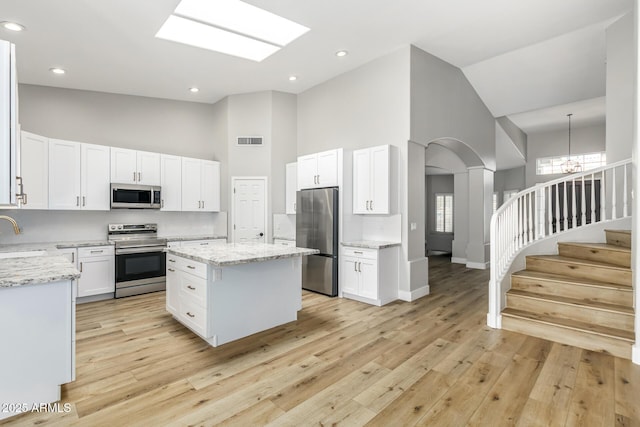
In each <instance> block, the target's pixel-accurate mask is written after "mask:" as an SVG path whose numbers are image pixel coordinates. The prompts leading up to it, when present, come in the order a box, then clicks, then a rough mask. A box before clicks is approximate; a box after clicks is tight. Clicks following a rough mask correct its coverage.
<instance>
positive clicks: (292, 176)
mask: <svg viewBox="0 0 640 427" xmlns="http://www.w3.org/2000/svg"><path fill="white" fill-rule="evenodd" d="M297 189H298V164H297V163H295V162H294V163H287V164H286V166H285V193H284V199H285V201H284V204H285V213H286V214H289V215H293V214H295V213H296V207H297V206H296V190H297Z"/></svg>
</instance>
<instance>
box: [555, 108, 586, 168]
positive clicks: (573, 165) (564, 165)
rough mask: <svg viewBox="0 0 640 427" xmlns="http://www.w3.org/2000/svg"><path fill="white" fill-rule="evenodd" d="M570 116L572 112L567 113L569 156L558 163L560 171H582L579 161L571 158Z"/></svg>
mask: <svg viewBox="0 0 640 427" xmlns="http://www.w3.org/2000/svg"><path fill="white" fill-rule="evenodd" d="M571 116H573V114H567V117H569V156H568V157H567V161H566V162H564V163H562V165H560V167H561V168H562V173H576V172H582V165H581V164H580V162H578V161H577V160H572V159H571Z"/></svg>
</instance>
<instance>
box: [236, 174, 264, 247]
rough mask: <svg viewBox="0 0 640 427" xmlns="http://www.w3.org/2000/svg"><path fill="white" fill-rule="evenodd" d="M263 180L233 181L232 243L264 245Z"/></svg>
mask: <svg viewBox="0 0 640 427" xmlns="http://www.w3.org/2000/svg"><path fill="white" fill-rule="evenodd" d="M265 188H266V179H265V178H234V179H233V206H234V209H233V241H234V242H235V243H249V242H255V243H265V242H266V221H265V216H266V215H265V214H266V211H265V208H266V205H265V198H266V197H265Z"/></svg>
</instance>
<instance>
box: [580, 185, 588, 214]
mask: <svg viewBox="0 0 640 427" xmlns="http://www.w3.org/2000/svg"><path fill="white" fill-rule="evenodd" d="M580 191H581V192H580V196H581V197H580V220H581V221H580V224H582V225H587V199H585V198H584V175H582V185H581V186H580Z"/></svg>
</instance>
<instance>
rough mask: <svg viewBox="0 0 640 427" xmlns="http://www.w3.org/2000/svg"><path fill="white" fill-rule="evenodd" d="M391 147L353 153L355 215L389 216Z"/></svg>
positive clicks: (373, 148) (385, 146)
mask: <svg viewBox="0 0 640 427" xmlns="http://www.w3.org/2000/svg"><path fill="white" fill-rule="evenodd" d="M390 154H391V147H390V146H389V145H381V146H378V147H372V148H366V149H363V150H356V151H354V152H353V213H355V214H388V213H389V212H390V206H389V188H390V173H389V171H390V164H391V160H390V159H391V156H390Z"/></svg>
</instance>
